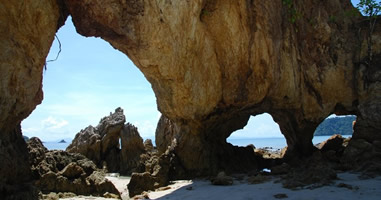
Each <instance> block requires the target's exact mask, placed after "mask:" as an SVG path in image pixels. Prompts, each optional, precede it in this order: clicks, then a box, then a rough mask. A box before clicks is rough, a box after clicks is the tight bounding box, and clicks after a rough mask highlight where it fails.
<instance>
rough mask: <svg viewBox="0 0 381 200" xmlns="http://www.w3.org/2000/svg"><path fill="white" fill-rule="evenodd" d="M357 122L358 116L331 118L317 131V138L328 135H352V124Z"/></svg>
mask: <svg viewBox="0 0 381 200" xmlns="http://www.w3.org/2000/svg"><path fill="white" fill-rule="evenodd" d="M355 120H356V116H353V115H351V116H345V117H331V118H327V119H325V120H324V121H323V122H322V123H321V124H320V125H319V126H318V127H317V129H316V130H315V133H314V135H315V136H326V135H334V134H340V135H352V133H353V129H352V123H353V121H355Z"/></svg>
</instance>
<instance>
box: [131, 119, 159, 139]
mask: <svg viewBox="0 0 381 200" xmlns="http://www.w3.org/2000/svg"><path fill="white" fill-rule="evenodd" d="M133 125H134V126H136V127H138V131H139V134H140V136H141V137H142V138H144V139H154V138H155V131H156V125H157V121H149V120H146V121H134V122H133Z"/></svg>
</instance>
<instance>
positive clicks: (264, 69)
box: [0, 0, 381, 187]
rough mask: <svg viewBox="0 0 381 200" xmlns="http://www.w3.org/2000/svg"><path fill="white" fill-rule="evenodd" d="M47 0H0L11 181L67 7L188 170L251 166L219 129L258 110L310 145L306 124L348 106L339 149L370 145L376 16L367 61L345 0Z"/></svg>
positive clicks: (1, 102)
mask: <svg viewBox="0 0 381 200" xmlns="http://www.w3.org/2000/svg"><path fill="white" fill-rule="evenodd" d="M57 2H59V1H7V2H2V3H1V4H0V16H1V18H0V19H1V20H0V28H1V29H0V32H1V34H0V52H1V55H2V56H1V57H0V76H1V79H0V80H1V82H0V93H1V96H0V131H1V134H0V137H1V146H0V151H1V152H5V153H4V154H0V155H1V156H2V157H1V160H10V162H1V164H4V163H7V167H1V168H0V169H1V170H0V180H1V181H2V182H1V181H0V185H2V184H5V183H7V184H8V180H11V179H10V177H11V176H10V174H12V173H8V171H7V170H4V169H8V168H9V167H10V168H12V167H13V168H14V169H15V170H20V173H18V172H17V173H15V174H17V175H16V176H13V175H12V178H13V179H14V180H15V181H12V183H16V182H18V181H17V180H24V179H25V180H26V179H28V178H27V176H24V175H25V174H28V173H27V172H25V170H24V169H23V168H22V167H19V166H24V165H23V164H25V162H26V160H27V159H21V158H24V157H25V156H26V148H25V142H23V141H21V140H20V139H21V132H20V127H19V126H18V125H19V124H20V122H21V120H23V119H24V118H25V117H27V116H28V115H29V114H30V112H31V111H32V110H33V109H34V108H35V106H36V105H37V104H39V103H40V102H41V100H42V91H41V79H42V71H43V68H44V64H45V58H46V55H47V53H48V51H49V47H50V45H51V43H52V41H53V38H54V33H55V32H56V30H57V28H58V26H59V25H60V22H62V20H61V18H64V16H65V14H64V13H65V9H66V8H67V9H68V11H69V12H70V14H71V15H72V18H73V20H74V24H75V26H76V29H77V31H78V32H79V33H80V34H82V35H84V36H96V37H102V38H103V39H104V40H106V41H108V42H109V43H110V44H112V45H113V46H114V47H115V48H116V49H118V50H120V51H122V52H123V53H125V54H126V55H127V56H129V58H131V59H132V61H133V62H134V63H135V64H136V65H137V67H138V68H139V69H140V70H141V71H142V72H143V73H144V75H145V77H146V78H147V80H148V81H149V82H150V83H151V84H152V88H153V90H154V92H155V94H156V97H157V103H158V107H159V110H160V111H161V112H162V113H163V115H164V116H165V117H166V118H167V119H168V120H170V121H169V122H170V123H168V124H172V125H173V126H174V127H176V129H175V130H176V131H175V132H173V133H171V134H172V135H171V136H168V138H170V140H171V142H170V143H164V144H170V145H171V146H172V147H173V148H174V152H175V155H176V156H177V157H178V159H179V160H180V164H181V165H183V167H184V169H186V170H187V171H188V172H189V173H188V174H190V175H202V174H211V173H214V174H216V172H217V171H218V170H220V169H224V170H226V171H227V172H229V171H239V170H247V169H253V168H256V167H259V163H258V162H259V161H258V160H257V158H255V157H253V156H250V155H252V149H250V148H244V149H237V148H235V147H233V146H231V145H229V144H227V143H226V138H227V137H229V135H230V134H231V133H232V132H233V131H235V130H237V129H240V128H242V127H244V126H245V125H246V123H247V121H248V119H249V117H250V115H256V114H260V113H264V112H267V113H270V114H271V115H272V116H273V118H274V120H275V121H276V122H277V123H278V124H279V126H280V128H281V131H282V133H283V134H284V136H285V137H286V139H287V143H288V146H289V147H288V152H287V154H286V155H289V156H308V155H310V154H311V152H312V151H313V150H314V147H313V146H312V143H311V138H312V137H313V132H314V130H315V128H316V126H317V125H318V124H319V123H320V122H321V121H322V120H323V119H325V118H326V117H327V116H328V115H330V114H331V113H337V114H356V115H357V116H358V120H357V123H356V126H355V128H354V129H355V134H354V136H353V138H354V139H356V140H358V141H357V142H352V143H350V144H349V145H348V148H349V147H351V146H353V148H352V150H353V151H349V150H348V151H347V153H344V154H345V155H348V157H350V155H357V157H361V154H363V153H364V151H357V150H356V148H357V147H359V148H360V150H361V147H362V146H369V145H372V147H371V148H367V150H366V151H365V152H369V151H370V150H369V149H373V150H372V152H377V151H380V148H379V144H380V142H379V141H380V140H381V138H380V137H381V136H380V132H381V131H380V130H381V127H380V124H381V118H380V115H379V113H381V112H380V110H381V105H380V103H379V102H380V96H381V95H380V93H381V92H380V88H381V87H380V82H381V78H380V63H381V61H380V59H379V58H380V57H381V56H380V49H381V39H380V35H381V34H380V24H379V23H378V24H377V26H376V29H375V31H374V33H373V35H374V36H373V41H374V45H373V51H374V52H373V55H374V58H375V59H373V61H372V64H371V65H369V64H367V62H366V61H367V60H366V55H367V54H366V49H367V47H366V40H365V36H366V33H367V29H368V26H367V24H366V23H364V22H361V21H363V20H362V19H359V18H358V17H353V16H351V15H350V13H351V10H352V8H353V7H352V6H351V4H350V1H349V0H330V1H324V2H322V1H318V0H301V1H293V3H292V4H291V5H285V4H283V1H280V0H278V1H275V0H274V1H264V0H263V1H250V0H247V1H233V0H231V1H209V0H195V1H187V0H182V1H173V0H160V1H159V0H155V1H148V0H147V1H136V0H127V1H117V0H108V1H101V0H91V1H90V0H83V1H77V0H65V1H64V3H65V8H64V7H62V6H60V5H59V3H57ZM293 11H297V13H296V14H295V12H293ZM378 22H379V21H378ZM164 133H165V132H164ZM163 138H166V137H163ZM363 140H365V142H366V143H365V142H363ZM18 144H20V145H21V146H22V148H18V146H17V145H18ZM172 144H173V145H172ZM356 144H358V145H356ZM360 144H369V145H360ZM349 149H350V148H349ZM357 149H358V148H357ZM17 155H20V157H17ZM245 155H247V156H245ZM22 156H24V157H22ZM11 158H12V159H11ZM14 158H20V159H14ZM248 160H250V161H249V162H247V161H248ZM19 161H20V162H19ZM18 162H19V163H18ZM238 163H239V164H238ZM241 163H247V164H245V165H240V164H241ZM241 166H242V167H241ZM22 172H25V173H22ZM21 177H22V178H23V179H21ZM4 180H7V181H5V182H4ZM1 187H3V186H1Z"/></svg>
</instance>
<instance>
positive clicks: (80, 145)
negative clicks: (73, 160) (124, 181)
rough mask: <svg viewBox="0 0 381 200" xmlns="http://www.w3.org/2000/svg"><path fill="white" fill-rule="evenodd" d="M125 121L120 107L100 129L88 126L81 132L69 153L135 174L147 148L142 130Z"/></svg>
mask: <svg viewBox="0 0 381 200" xmlns="http://www.w3.org/2000/svg"><path fill="white" fill-rule="evenodd" d="M125 121H126V120H125V116H124V114H123V109H121V108H117V109H115V112H114V113H110V115H109V116H107V117H104V118H103V119H101V121H100V122H99V124H98V126H97V127H96V128H94V127H93V126H88V127H87V128H85V129H84V130H81V131H80V132H79V133H77V135H76V136H75V138H74V140H73V141H72V143H71V144H70V145H69V146H68V147H67V149H66V150H67V151H68V152H73V153H80V154H82V155H85V156H86V157H87V158H89V159H91V160H92V161H94V162H95V163H96V164H97V166H98V167H107V170H108V171H110V172H120V173H121V174H131V172H133V171H134V170H135V168H137V167H138V166H139V164H140V163H139V161H140V155H141V154H143V153H145V147H144V144H143V139H142V138H141V137H140V135H139V132H138V129H137V128H136V127H135V126H133V125H132V124H130V123H127V124H124V123H125Z"/></svg>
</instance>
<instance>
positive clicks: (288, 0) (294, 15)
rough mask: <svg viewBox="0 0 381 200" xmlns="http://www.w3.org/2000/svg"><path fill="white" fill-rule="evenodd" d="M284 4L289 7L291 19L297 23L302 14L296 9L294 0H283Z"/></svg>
mask: <svg viewBox="0 0 381 200" xmlns="http://www.w3.org/2000/svg"><path fill="white" fill-rule="evenodd" d="M282 3H283V5H285V6H286V7H287V11H288V13H289V15H290V17H289V19H288V20H289V21H290V22H291V23H293V24H294V23H295V22H296V20H298V19H299V18H300V17H301V14H300V13H299V12H298V11H297V10H296V9H295V5H294V2H293V0H282Z"/></svg>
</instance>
